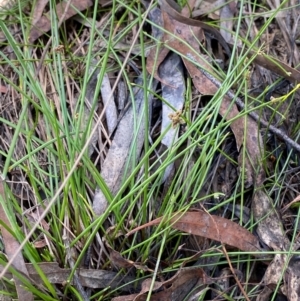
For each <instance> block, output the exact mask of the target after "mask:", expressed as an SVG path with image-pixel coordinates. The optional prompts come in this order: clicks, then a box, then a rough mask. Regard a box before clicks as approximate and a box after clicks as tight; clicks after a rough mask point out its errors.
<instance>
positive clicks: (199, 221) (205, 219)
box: [126, 211, 261, 252]
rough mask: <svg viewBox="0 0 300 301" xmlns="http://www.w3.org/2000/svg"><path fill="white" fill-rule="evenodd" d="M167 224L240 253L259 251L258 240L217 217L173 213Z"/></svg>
mask: <svg viewBox="0 0 300 301" xmlns="http://www.w3.org/2000/svg"><path fill="white" fill-rule="evenodd" d="M163 221H165V217H160V218H157V219H155V220H153V221H151V222H149V223H147V224H144V225H142V226H140V227H137V228H135V229H134V230H131V231H130V232H128V233H127V234H126V236H129V235H131V234H133V233H135V232H136V231H139V230H141V229H143V228H146V227H149V226H154V225H158V224H160V223H161V222H163ZM168 224H170V226H171V227H172V228H173V229H177V230H180V231H184V232H186V233H190V234H193V235H199V236H202V237H206V238H210V239H213V240H216V241H219V242H220V243H224V244H227V245H229V246H232V247H236V248H238V249H240V250H242V251H246V252H257V251H261V248H260V246H259V240H258V239H257V238H256V237H255V236H254V235H253V234H252V233H251V232H249V231H248V230H246V229H244V228H243V227H241V226H239V225H238V224H236V223H234V222H232V221H231V220H228V219H226V218H223V217H220V216H217V215H210V214H209V213H207V212H205V211H196V212H186V213H175V214H174V216H173V217H172V218H171V219H170V220H169V221H168Z"/></svg>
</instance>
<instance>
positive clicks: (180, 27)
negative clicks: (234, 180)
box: [148, 0, 264, 187]
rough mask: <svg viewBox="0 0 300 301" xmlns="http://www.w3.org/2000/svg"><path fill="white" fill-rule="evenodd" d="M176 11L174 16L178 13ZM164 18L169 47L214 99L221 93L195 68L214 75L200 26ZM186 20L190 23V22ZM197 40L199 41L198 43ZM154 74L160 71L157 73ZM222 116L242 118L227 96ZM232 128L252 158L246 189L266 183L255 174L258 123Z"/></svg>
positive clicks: (247, 165) (241, 123)
mask: <svg viewBox="0 0 300 301" xmlns="http://www.w3.org/2000/svg"><path fill="white" fill-rule="evenodd" d="M169 2H170V0H168V2H167V1H163V3H164V5H166V6H168V3H169ZM166 6H164V10H165V9H166ZM170 10H172V9H168V10H166V11H168V12H169V11H170ZM172 11H173V12H174V9H173V10H172ZM162 16H163V21H164V22H163V23H164V28H165V29H166V31H167V32H165V34H164V37H163V40H164V42H165V44H167V45H168V46H169V47H170V48H172V49H175V50H176V51H178V52H179V53H181V54H182V55H183V56H182V59H183V62H184V64H185V66H186V69H187V70H188V72H189V74H190V76H191V78H192V80H193V83H194V85H195V87H196V89H197V90H198V91H199V92H200V93H201V94H204V95H214V94H215V93H216V92H217V91H218V87H217V86H216V85H215V84H214V83H213V82H212V81H211V80H209V79H208V78H207V77H206V76H205V75H204V74H202V72H201V71H200V70H199V68H198V67H197V66H196V64H195V63H197V65H200V66H201V68H203V69H205V70H208V71H210V72H211V71H212V68H211V65H210V63H209V62H207V60H206V59H205V58H204V56H203V55H201V51H200V47H199V40H204V34H203V30H202V29H201V27H200V25H199V26H197V27H192V26H189V25H187V24H186V23H182V22H179V21H177V20H176V19H174V18H173V17H171V16H170V15H169V14H168V13H167V12H165V11H163V12H162ZM175 16H177V17H178V15H177V13H175ZM183 19H184V20H186V18H183ZM197 24H198V23H197ZM201 24H202V23H201ZM195 37H197V39H196V38H195ZM182 41H185V42H186V43H183V42H182ZM185 57H188V58H189V59H186V58H185ZM150 62H151V61H150ZM159 63H160V62H156V64H157V65H158V64H159ZM149 68H150V66H149ZM148 71H149V69H148ZM154 72H157V71H156V70H155V71H154ZM219 113H220V114H221V115H222V116H223V117H225V119H226V120H228V121H229V120H232V119H234V118H235V117H236V116H238V115H239V110H238V108H237V106H236V104H235V103H232V101H231V100H230V99H229V98H228V97H227V96H225V97H224V98H223V101H222V104H221V107H220V111H219ZM245 120H246V121H247V127H245ZM230 127H231V129H232V131H233V133H234V135H235V138H236V143H237V148H238V150H239V151H240V150H241V147H242V145H243V143H244V140H245V141H246V148H247V154H248V157H247V158H246V160H243V162H244V164H245V166H244V167H245V168H244V169H245V170H246V180H247V182H246V183H245V185H246V187H249V186H251V185H253V183H254V182H255V183H256V184H258V185H259V184H261V183H262V182H263V181H264V173H263V171H262V170H260V171H259V175H258V176H257V177H256V173H257V170H255V168H256V166H260V162H261V156H260V149H259V146H260V145H262V139H261V137H260V133H259V130H258V126H257V124H256V122H255V121H254V120H252V119H251V118H248V117H242V118H239V119H236V120H234V121H232V123H231V125H230ZM246 128H247V131H246ZM245 135H246V136H247V139H244V136H245ZM241 155H242V153H241ZM240 161H241V160H240ZM241 163H242V162H241ZM255 177H256V178H255Z"/></svg>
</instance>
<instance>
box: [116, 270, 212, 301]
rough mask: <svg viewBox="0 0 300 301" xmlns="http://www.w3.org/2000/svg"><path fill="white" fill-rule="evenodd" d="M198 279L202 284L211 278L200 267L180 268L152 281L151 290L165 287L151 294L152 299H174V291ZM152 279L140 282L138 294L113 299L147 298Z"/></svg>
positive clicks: (133, 300)
mask: <svg viewBox="0 0 300 301" xmlns="http://www.w3.org/2000/svg"><path fill="white" fill-rule="evenodd" d="M195 279H196V280H200V281H201V282H202V283H203V284H210V283H212V282H213V281H212V279H211V278H210V277H208V276H207V275H206V274H205V272H204V271H203V269H202V268H200V267H192V268H182V269H180V270H179V271H178V272H177V273H176V274H175V275H174V276H173V277H172V278H170V279H169V280H167V281H164V282H156V281H155V282H154V288H153V290H154V291H155V290H158V289H160V288H162V287H165V289H164V290H163V291H160V292H158V293H152V294H151V300H152V301H164V300H165V301H168V300H175V299H174V295H173V294H174V292H175V291H176V290H177V289H180V288H182V289H183V286H184V285H186V284H188V283H189V282H190V281H192V280H195ZM151 283H152V279H146V280H145V281H144V282H143V284H142V290H141V292H140V293H139V294H132V295H128V296H122V297H116V298H114V299H112V300H113V301H144V300H146V299H147V293H148V292H149V289H150V287H151Z"/></svg>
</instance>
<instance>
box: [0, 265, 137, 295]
mask: <svg viewBox="0 0 300 301" xmlns="http://www.w3.org/2000/svg"><path fill="white" fill-rule="evenodd" d="M38 266H39V268H40V269H41V270H42V272H43V273H44V275H45V276H46V278H47V279H48V281H49V282H50V283H53V284H61V285H62V284H63V283H64V282H65V281H66V279H68V277H69V276H70V273H71V272H72V269H63V268H60V267H59V265H58V263H57V262H43V263H38ZM25 267H26V269H27V270H28V275H29V277H30V279H32V281H34V284H35V285H36V286H41V285H43V280H42V278H41V277H40V275H39V274H38V272H37V271H36V268H35V266H34V265H33V264H31V263H26V264H25ZM3 269H4V267H3V266H1V265H0V272H2V270H3ZM78 276H79V279H80V281H81V284H82V286H85V287H89V288H94V289H95V288H107V287H108V286H110V287H111V288H113V289H114V288H119V289H120V290H121V291H126V292H128V291H132V290H134V289H139V288H140V285H139V284H137V285H136V287H135V284H134V283H137V282H136V281H135V278H133V277H129V276H121V275H119V273H116V272H111V271H105V270H96V269H82V268H80V269H78ZM4 277H6V278H11V277H12V275H11V273H10V272H7V273H5V275H4ZM70 284H73V280H72V281H71V283H70ZM28 300H30V299H28Z"/></svg>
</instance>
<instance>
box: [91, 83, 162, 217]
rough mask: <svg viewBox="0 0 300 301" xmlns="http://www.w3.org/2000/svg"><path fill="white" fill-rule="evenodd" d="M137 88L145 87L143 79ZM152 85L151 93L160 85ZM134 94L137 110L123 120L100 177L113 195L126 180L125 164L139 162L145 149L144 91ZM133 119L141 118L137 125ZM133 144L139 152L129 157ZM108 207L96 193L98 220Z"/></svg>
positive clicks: (132, 109) (128, 171)
mask: <svg viewBox="0 0 300 301" xmlns="http://www.w3.org/2000/svg"><path fill="white" fill-rule="evenodd" d="M137 84H138V85H140V86H143V84H142V79H141V78H140V79H139V80H138V81H137ZM152 84H153V87H152V88H151V89H154V87H155V86H156V84H157V83H156V81H154V82H153V83H152ZM133 93H134V95H135V106H130V107H129V108H128V110H127V112H126V113H125V114H124V116H123V118H122V119H121V120H120V122H119V124H118V128H117V130H116V132H115V135H114V140H113V141H112V144H111V146H110V149H109V151H108V153H107V156H106V158H105V161H104V163H103V165H102V169H101V176H102V177H103V180H104V181H105V183H106V185H107V186H108V188H109V189H110V191H111V193H112V194H113V195H114V194H116V193H117V191H118V190H119V188H120V186H121V184H122V180H123V179H124V178H125V177H126V175H125V174H124V173H125V168H126V164H127V163H128V161H129V160H137V158H138V156H139V154H140V151H141V149H142V147H143V141H144V135H145V133H144V131H145V121H144V120H143V118H144V117H145V115H144V113H143V110H144V90H143V89H141V88H139V87H136V88H134V89H133ZM129 97H130V96H129ZM130 101H131V100H130V99H129V100H128V102H130ZM151 103H152V96H151V95H149V100H148V104H149V106H151ZM134 110H135V112H134ZM147 110H148V108H147ZM134 116H138V118H139V120H138V121H137V122H136V123H135V122H134V118H135V117H134ZM136 124H140V126H139V128H138V129H136V128H135V125H136ZM133 140H135V141H136V142H135V144H136V146H135V150H136V152H135V154H134V155H132V156H131V157H130V149H131V145H132V141H133ZM130 166H131V164H129V168H127V173H130V172H131V170H130ZM107 206H108V202H107V200H106V198H105V195H104V193H103V192H102V191H101V190H99V189H97V190H96V193H95V196H94V201H93V210H94V212H95V214H96V215H98V216H99V215H101V214H102V213H103V212H104V211H105V209H106V208H107Z"/></svg>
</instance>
